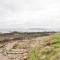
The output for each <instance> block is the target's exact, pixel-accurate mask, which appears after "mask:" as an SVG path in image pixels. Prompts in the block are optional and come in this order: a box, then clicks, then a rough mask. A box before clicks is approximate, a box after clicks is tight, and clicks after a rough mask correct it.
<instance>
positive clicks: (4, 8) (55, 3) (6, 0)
mask: <svg viewBox="0 0 60 60" xmlns="http://www.w3.org/2000/svg"><path fill="white" fill-rule="evenodd" d="M59 6H60V0H0V29H5V28H7V29H9V28H12V29H13V28H25V27H32V26H33V27H38V26H39V27H40V26H44V27H45V26H48V27H51V28H52V29H54V28H59V26H60V7H59ZM53 27H54V28H53Z"/></svg>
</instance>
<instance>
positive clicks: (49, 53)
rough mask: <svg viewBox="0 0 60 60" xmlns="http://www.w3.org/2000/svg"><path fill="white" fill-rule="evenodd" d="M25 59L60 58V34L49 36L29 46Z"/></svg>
mask: <svg viewBox="0 0 60 60" xmlns="http://www.w3.org/2000/svg"><path fill="white" fill-rule="evenodd" d="M41 43H42V44H41ZM27 60H60V34H55V35H52V36H49V37H47V38H45V39H44V40H42V41H41V42H40V43H39V44H37V46H36V47H35V48H31V50H30V51H29V53H28V59H27Z"/></svg>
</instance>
